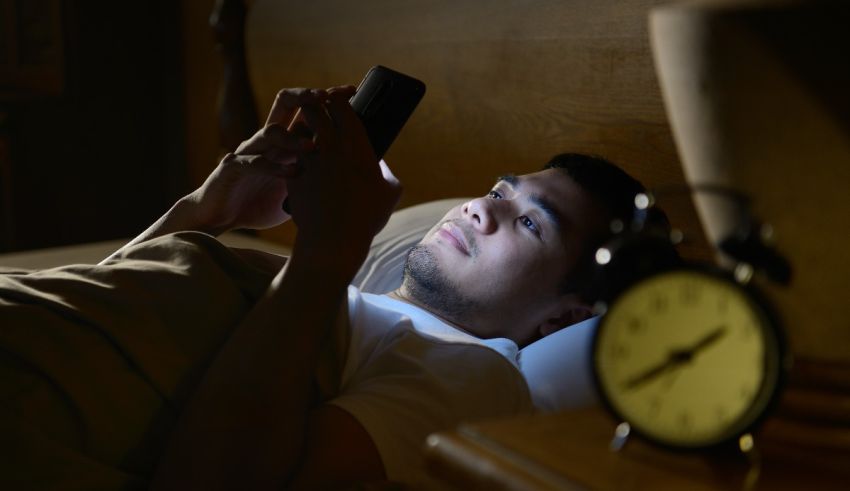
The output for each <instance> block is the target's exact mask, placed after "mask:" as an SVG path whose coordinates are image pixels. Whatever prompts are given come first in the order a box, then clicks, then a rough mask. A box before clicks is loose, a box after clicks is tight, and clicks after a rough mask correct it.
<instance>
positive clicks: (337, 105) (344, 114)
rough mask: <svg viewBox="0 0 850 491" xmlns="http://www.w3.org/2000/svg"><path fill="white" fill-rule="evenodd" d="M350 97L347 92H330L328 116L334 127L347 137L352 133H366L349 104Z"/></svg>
mask: <svg viewBox="0 0 850 491" xmlns="http://www.w3.org/2000/svg"><path fill="white" fill-rule="evenodd" d="M349 97H350V96H349V95H348V92H345V91H335V92H331V91H328V114H330V117H331V119H333V122H334V125H335V126H336V127H337V128H339V130H340V132H342V133H343V134H346V135H348V134H350V132H352V131H364V130H363V129H362V128H363V124H362V123H361V122H360V118H359V117H358V116H357V113H355V112H354V109H352V108H351V104H349V102H348V99H349ZM364 133H365V131H364Z"/></svg>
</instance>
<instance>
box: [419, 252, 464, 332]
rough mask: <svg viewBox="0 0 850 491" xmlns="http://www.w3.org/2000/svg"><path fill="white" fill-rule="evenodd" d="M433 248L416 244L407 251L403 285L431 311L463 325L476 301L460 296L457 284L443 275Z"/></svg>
mask: <svg viewBox="0 0 850 491" xmlns="http://www.w3.org/2000/svg"><path fill="white" fill-rule="evenodd" d="M440 266H441V265H440V262H439V260H438V258H437V254H435V251H434V250H433V248H432V247H431V246H430V245H428V244H423V243H419V244H417V245H415V246H414V247H413V248H411V249H410V251H409V252H408V254H407V258H406V260H405V263H404V286H405V289H406V290H407V292H408V294H409V295H410V296H411V297H413V299H415V300H416V301H417V302H418V303H419V304H420V305H423V306H426V307H427V308H428V310H431V311H432V312H433V313H436V314H438V315H441V316H443V317H445V318H447V319H451V320H453V321H455V322H456V323H458V324H462V323H463V321H464V320H465V318H466V316H467V315H469V313H470V312H473V311H474V309H475V308H476V306H475V305H474V304H475V302H472V301H470V300H468V299H465V298H464V296H463V295H461V290H460V288H459V287H458V285H456V284H454V283H453V282H451V281H450V280H449V278H448V277H447V276H446V275H445V273H444V271H443V270H442V268H441V267H440Z"/></svg>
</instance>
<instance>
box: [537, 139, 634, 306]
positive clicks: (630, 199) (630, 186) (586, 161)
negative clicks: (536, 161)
mask: <svg viewBox="0 0 850 491" xmlns="http://www.w3.org/2000/svg"><path fill="white" fill-rule="evenodd" d="M543 168H544V169H560V170H561V171H563V172H565V173H566V174H567V175H568V176H570V178H572V180H573V181H575V183H576V184H578V185H579V187H580V188H581V189H582V190H584V191H585V192H587V193H588V194H589V195H590V196H591V197H592V198H593V200H594V201H595V202H596V203H597V204H598V205H600V206H601V207H602V209H603V210H604V211H605V212H606V215H607V216H606V219H607V220H608V223H605V224H602V226H601V227H599V230H600V231H599V232H598V233H595V234H592V235H591V237H590V240H589V242H588V243H586V244H585V245H584V250H582V251H581V253H580V254H579V259H578V262H577V263H576V265H575V267H573V268H572V270H571V271H570V272H569V273H568V274H567V277H566V278H565V280H564V282H563V283H562V291H563V292H564V293H578V294H579V295H580V296H581V297H582V298H583V300H585V301H587V302H593V301H595V300H596V298H592V297H593V295H592V293H591V284H590V283H591V282H592V281H593V273H594V265H595V263H594V257H595V253H596V249H597V248H599V246H601V245H602V244H603V243H604V242H605V241H607V240H608V239H609V238H610V237H611V236H612V235H613V233H612V232H611V231H610V227H609V224H610V222H611V221H613V220H620V221H621V222H622V223H623V224H624V225H626V226H627V225H628V224H629V223H631V221H632V217H633V215H634V209H635V195H636V194H638V193H643V192H646V188H645V187H644V186H643V184H641V183H640V182H639V181H638V180H637V179H635V178H634V177H632V176H630V175H628V174H627V173H626V172H625V171H624V170H623V169H621V168H620V167H618V166H617V165H615V164H614V163H612V162H611V161H609V160H607V159H604V158H602V157H599V156H595V155H585V154H580V153H562V154H560V155H556V156H554V157H552V159H551V160H549V162H548V163H547V164H546V165H545V166H544V167H543Z"/></svg>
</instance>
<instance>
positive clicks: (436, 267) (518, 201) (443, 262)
mask: <svg viewBox="0 0 850 491" xmlns="http://www.w3.org/2000/svg"><path fill="white" fill-rule="evenodd" d="M604 225H605V220H604V214H603V212H602V211H601V209H600V208H599V207H598V206H597V205H596V204H595V203H594V201H593V200H592V198H591V197H590V195H588V194H587V193H586V192H585V191H584V190H582V189H581V187H579V186H578V184H576V183H575V182H574V181H573V180H572V179H571V178H570V177H569V176H568V175H567V174H566V173H564V172H563V171H560V170H557V169H548V170H545V171H541V172H537V173H534V174H528V175H523V176H519V177H513V176H508V177H506V178H501V179H500V180H499V181H498V182H497V184H496V185H495V186H494V187H493V188H492V190H491V191H490V192H489V193H488V194H487V195H485V196H483V197H481V198H477V199H474V200H471V201H468V202H466V203H464V204H462V205H460V206H458V207H455V208H453V209H452V210H450V211H449V212H448V213H447V214H446V215H445V216H444V217H443V219H442V220H441V221H440V222H439V223H437V225H435V226H434V227H433V228H432V229H431V230H430V231H429V232H428V233H427V234H426V236H425V237H424V238H423V239H422V241H421V242H420V243H419V244H418V245H417V246H416V247H414V248H413V250H411V252H410V254H409V256H408V261H407V264H406V267H405V282H404V286H403V287H402V291H403V292H404V293H406V294H407V295H408V296H409V297H410V298H411V299H412V300H414V301H415V302H417V303H419V304H421V305H423V306H424V307H426V308H428V309H429V310H431V311H433V312H434V313H436V314H438V315H441V316H443V317H444V318H446V319H447V320H449V321H451V322H454V323H455V324H457V325H459V326H460V327H462V328H464V329H467V330H469V331H471V332H473V333H474V334H476V335H478V336H481V337H495V336H505V337H509V338H512V339H514V340H515V341H517V342H518V343H520V344H526V343H527V342H530V341H532V340H533V339H536V338H537V337H539V335H540V334H539V328H540V326H541V325H542V324H543V323H545V322H547V321H548V320H550V319H553V318H557V317H559V316H561V315H563V312H561V311H562V310H563V308H564V307H563V306H564V300H565V298H564V297H565V296H564V295H563V294H562V292H561V290H560V288H559V286H560V285H561V284H562V283H563V281H564V278H565V275H566V274H567V273H568V272H569V271H570V270H571V269H572V268H573V267H574V265H575V264H576V261H577V259H578V258H579V256H580V254H581V253H582V252H583V251H584V248H585V242H586V241H587V240H588V239H589V238H590V237H591V235H592V234H595V233H596V232H597V231H598V229H599V227H602V226H604ZM559 312H560V313H559Z"/></svg>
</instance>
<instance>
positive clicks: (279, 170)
mask: <svg viewBox="0 0 850 491" xmlns="http://www.w3.org/2000/svg"><path fill="white" fill-rule="evenodd" d="M225 160H227V161H228V163H229V164H230V165H238V166H240V167H241V171H242V172H244V173H250V174H263V175H268V176H273V177H280V178H286V179H288V178H291V177H295V176H297V175H298V174H299V173H300V172H301V167H300V165H299V164H298V161H297V159H293V160H291V161H288V162H280V161H275V160H272V159H269V158H268V157H266V156H265V155H234V154H228V155H227V156H226V157H225Z"/></svg>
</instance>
